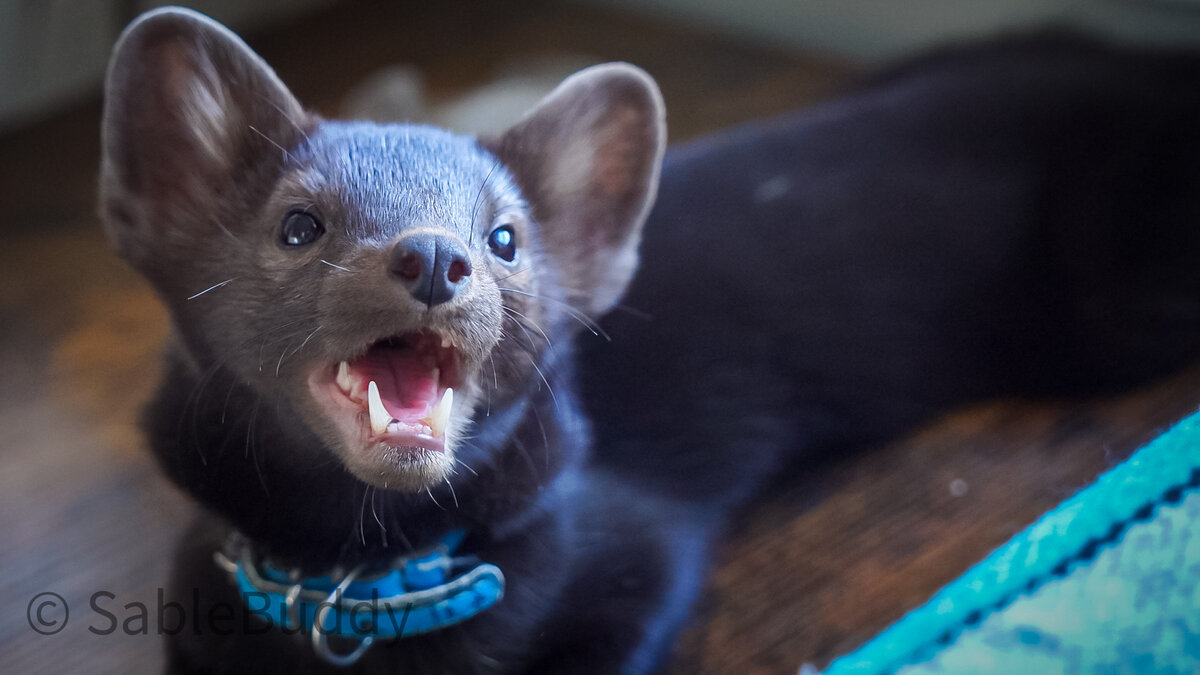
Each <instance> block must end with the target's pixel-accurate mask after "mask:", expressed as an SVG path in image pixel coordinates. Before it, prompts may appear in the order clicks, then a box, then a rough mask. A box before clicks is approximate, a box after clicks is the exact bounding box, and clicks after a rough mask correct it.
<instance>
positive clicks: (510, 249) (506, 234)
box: [488, 225, 517, 262]
mask: <svg viewBox="0 0 1200 675" xmlns="http://www.w3.org/2000/svg"><path fill="white" fill-rule="evenodd" d="M488 246H490V247H491V249H492V253H494V254H496V256H497V257H498V258H500V259H501V260H503V261H505V262H512V261H513V258H515V257H517V237H516V234H514V233H513V229H512V225H502V226H500V227H497V228H496V229H494V230H492V234H491V235H490V236H489V237H488Z"/></svg>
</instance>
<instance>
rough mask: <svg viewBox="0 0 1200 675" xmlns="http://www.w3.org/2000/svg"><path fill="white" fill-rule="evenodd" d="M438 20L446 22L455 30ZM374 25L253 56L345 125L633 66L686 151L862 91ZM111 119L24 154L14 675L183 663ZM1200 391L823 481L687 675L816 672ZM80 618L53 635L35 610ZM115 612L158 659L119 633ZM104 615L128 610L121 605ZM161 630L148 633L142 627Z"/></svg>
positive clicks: (1034, 409)
mask: <svg viewBox="0 0 1200 675" xmlns="http://www.w3.org/2000/svg"><path fill="white" fill-rule="evenodd" d="M434 5H437V6H438V7H439V8H432V7H433V6H434ZM430 6H431V8H425V9H414V8H405V7H403V6H401V5H400V4H399V3H395V4H387V5H382V4H381V5H380V6H369V5H365V4H361V3H351V4H348V5H343V6H340V7H338V8H335V9H332V10H328V11H323V12H321V13H319V14H316V15H312V16H308V17H304V18H301V19H298V20H296V21H295V22H293V23H291V24H289V25H287V26H284V27H282V28H279V29H277V30H273V31H272V32H270V33H266V34H261V35H252V36H250V42H251V44H252V46H254V47H255V48H256V49H258V50H260V51H261V53H263V54H264V56H265V57H266V58H267V60H268V61H270V62H271V63H272V64H273V65H274V66H275V67H276V68H277V70H278V71H279V73H280V75H281V77H282V78H283V79H284V81H286V82H288V83H289V85H291V86H292V87H293V89H294V90H295V91H296V93H297V94H298V95H299V96H300V98H301V99H302V100H304V101H306V102H307V103H309V104H310V105H312V106H314V107H315V108H316V109H318V110H319V111H324V112H328V113H332V112H333V111H335V110H336V107H337V103H338V101H339V100H340V97H341V96H342V95H343V94H344V93H345V92H346V90H347V89H348V88H349V87H350V86H351V85H353V84H354V83H356V82H357V81H359V80H360V79H361V78H362V77H363V76H365V75H366V74H368V73H369V72H371V71H372V70H373V69H375V68H378V67H381V66H386V65H389V64H395V63H410V64H415V65H417V66H419V67H421V68H422V69H424V71H425V73H426V74H427V78H428V82H429V85H430V89H431V94H432V95H433V96H434V97H435V99H436V98H438V97H447V96H451V95H453V94H455V93H456V92H460V91H463V90H465V89H467V88H469V87H471V86H474V85H477V84H480V83H482V82H484V81H485V80H486V79H487V77H488V75H489V71H490V69H491V67H492V65H493V64H495V63H498V62H500V61H502V60H504V59H508V58H512V57H517V56H521V55H528V54H539V53H547V52H552V51H564V50H569V51H572V52H581V53H586V54H593V55H595V56H596V57H597V58H600V59H605V60H608V59H624V60H629V61H632V62H634V63H637V64H639V65H642V66H643V67H645V68H646V69H647V70H649V71H650V72H651V73H652V74H653V75H654V76H655V77H656V78H657V79H658V80H659V82H660V83H661V85H662V88H663V91H664V95H665V97H666V101H667V105H668V109H669V111H670V113H669V122H670V126H671V137H672V139H673V140H675V141H679V140H683V139H686V138H689V137H692V136H694V135H696V134H699V133H702V132H704V131H708V130H713V129H717V128H720V127H723V126H727V125H730V124H734V123H737V122H740V121H743V120H748V119H753V118H757V117H763V116H766V115H770V114H774V113H778V112H782V111H784V110H789V109H792V108H796V107H801V106H804V105H809V104H812V103H813V102H816V101H818V100H821V99H823V98H826V97H828V96H831V95H833V94H834V93H835V92H836V91H837V90H838V89H839V88H840V87H843V86H845V85H846V84H847V83H849V82H850V80H851V78H852V76H853V72H852V70H851V69H849V68H846V67H845V66H843V65H841V64H838V63H836V62H833V61H829V60H826V59H822V58H817V57H799V56H795V55H788V54H783V53H777V52H771V51H769V50H766V49H762V48H755V47H753V46H746V45H739V44H735V43H732V42H729V41H726V40H724V39H722V38H719V37H717V36H715V35H711V34H705V33H702V32H698V31H696V30H692V29H685V28H680V27H676V26H671V25H667V24H662V23H655V22H652V21H647V20H642V19H631V18H623V17H620V16H616V15H610V14H604V13H600V12H597V11H594V10H586V9H580V8H574V7H569V6H560V5H556V4H555V5H542V6H537V5H530V4H515V3H481V4H479V5H470V6H469V9H468V8H466V7H468V6H462V5H456V6H455V7H454V8H447V7H445V6H442V4H441V3H430ZM98 115H99V103H98V100H96V101H91V102H88V103H85V104H83V105H80V106H78V107H77V108H75V109H73V110H71V111H68V112H66V113H63V114H60V115H57V116H55V117H54V118H53V119H50V120H47V121H46V122H44V123H41V124H39V125H38V126H36V127H34V128H31V129H28V130H24V131H22V132H20V133H16V134H13V135H10V136H8V137H0V206H3V213H4V215H5V222H4V223H3V225H0V228H2V230H0V231H2V232H3V236H4V244H3V248H2V249H0V250H2V251H3V257H2V261H3V265H2V266H0V372H2V373H3V387H2V388H0V430H2V431H3V434H2V435H0V505H2V508H3V511H2V514H3V520H2V525H0V528H2V529H0V537H2V541H3V544H4V546H3V548H2V549H0V571H2V572H3V574H2V576H0V600H2V601H3V604H0V672H5V673H10V672H11V673H16V672H144V671H156V670H158V669H159V668H160V665H161V655H160V642H159V638H158V637H157V636H155V635H154V634H153V633H154V632H155V626H154V625H153V621H154V619H153V610H154V605H155V603H156V602H157V596H156V589H157V588H158V587H159V586H161V585H162V584H163V583H164V582H165V580H166V578H167V574H168V569H169V563H170V555H171V551H172V549H173V547H174V545H175V542H176V539H177V537H178V536H179V533H180V532H181V530H182V527H183V526H184V525H185V524H186V523H187V522H188V520H189V519H190V517H191V515H192V513H193V509H194V507H193V506H192V505H191V504H190V503H189V502H188V501H187V500H186V499H185V498H184V497H183V496H182V495H181V494H180V493H178V492H177V491H176V490H175V489H174V488H173V487H171V486H170V485H168V484H167V483H166V481H165V480H164V479H162V478H161V477H160V476H159V475H158V472H157V470H156V467H155V466H154V465H153V463H152V462H151V461H150V459H149V457H148V455H147V453H146V452H145V450H144V447H143V444H142V441H141V438H140V436H139V434H138V432H137V428H136V424H135V418H136V414H137V409H138V407H139V405H140V403H141V402H142V401H144V400H145V398H146V397H147V396H148V395H149V392H150V390H151V388H152V387H153V385H154V383H155V381H156V377H157V372H158V361H157V354H158V351H159V348H160V345H161V343H162V341H163V339H164V338H165V336H166V333H167V321H166V316H165V313H164V312H163V310H162V308H161V306H160V305H159V304H158V302H157V300H156V299H155V298H154V296H153V294H152V292H151V291H150V290H149V288H148V287H147V286H146V285H145V284H144V283H143V282H142V281H141V280H140V279H139V278H138V277H137V276H136V275H134V274H133V273H132V272H131V271H129V270H128V269H127V268H126V267H124V266H123V265H122V264H121V263H120V262H119V261H118V260H117V259H116V258H115V257H114V256H113V255H112V253H111V252H110V250H109V248H108V246H107V244H106V242H105V241H104V239H103V236H102V235H101V233H100V231H99V226H98V224H97V222H96V220H95V218H94V216H93V211H94V191H95V187H94V183H95V173H96V165H97V161H98V153H97V147H98V139H97V131H98ZM1198 385H1200V370H1196V369H1193V370H1191V371H1188V372H1184V373H1180V374H1179V375H1178V376H1176V377H1175V378H1173V379H1171V380H1169V381H1165V382H1159V383H1156V384H1153V385H1150V386H1147V387H1146V388H1144V389H1142V390H1140V391H1136V392H1131V393H1129V394H1127V395H1123V396H1120V397H1115V398H1110V399H1105V400H1093V401H1082V402H1079V401H1076V402H1061V401H1060V402H1041V403H1035V402H1026V401H996V402H990V403H986V404H983V405H980V406H977V407H974V408H972V409H969V410H964V411H960V412H958V413H956V414H954V415H951V416H948V417H947V418H945V419H943V420H940V421H938V422H936V423H934V424H931V425H930V426H929V427H927V428H925V429H922V430H918V431H916V432H915V433H914V434H912V435H911V436H909V437H908V438H905V439H902V440H899V441H897V442H896V443H894V444H891V445H888V446H886V447H881V448H875V449H871V450H870V451H867V452H864V453H862V454H859V455H857V456H854V457H850V458H845V459H844V460H842V461H837V462H831V463H829V464H826V465H822V466H814V467H812V468H810V469H809V470H807V471H804V472H802V473H803V475H798V476H795V477H794V478H792V479H791V480H789V481H787V482H786V483H785V484H784V486H783V487H780V488H778V489H776V490H775V491H773V492H772V493H771V494H769V495H767V496H765V497H764V499H763V500H762V502H761V503H760V504H759V505H758V506H756V507H755V508H753V509H749V510H747V512H746V513H744V514H742V515H741V516H740V517H739V518H738V519H737V521H736V522H735V524H734V526H733V527H731V528H730V529H731V531H730V532H729V537H728V539H727V543H726V544H725V545H724V546H723V547H722V549H721V551H720V555H719V560H718V565H717V567H716V569H715V570H714V573H713V575H712V577H711V580H710V582H709V584H708V590H707V593H706V595H705V597H704V599H703V601H702V602H701V604H700V607H699V608H698V611H697V618H696V620H695V621H694V622H693V624H692V626H691V627H690V628H689V629H688V630H687V631H686V633H685V635H684V636H683V638H682V639H681V641H680V643H679V645H678V648H677V650H676V655H675V659H674V666H673V668H672V671H673V672H678V673H794V672H796V670H797V669H798V668H799V667H800V665H801V664H802V663H805V662H810V663H814V664H816V665H824V664H825V663H827V662H828V660H829V659H830V658H832V657H833V656H835V655H837V654H839V653H841V652H844V651H845V650H848V649H850V648H853V647H854V646H855V645H857V644H859V643H860V642H861V641H863V640H864V639H866V638H868V637H869V636H870V635H871V634H873V633H874V632H876V631H878V630H879V629H881V628H883V627H884V626H886V625H887V624H888V623H890V622H891V621H894V620H895V619H897V618H899V616H901V615H902V614H903V612H905V611H906V610H908V609H910V608H912V607H914V606H916V605H918V604H920V603H921V602H922V601H923V600H924V599H925V598H927V597H928V596H929V595H930V594H931V593H932V592H934V591H935V590H936V589H937V588H939V587H940V586H941V585H942V584H944V583H946V582H947V581H949V580H951V579H952V578H954V577H955V576H956V575H958V574H959V573H961V572H962V571H963V570H964V569H966V568H967V567H968V566H969V565H971V564H972V563H973V562H975V561H977V560H979V559H980V558H981V557H982V556H984V555H985V554H986V553H987V552H988V551H990V550H991V549H992V548H994V547H995V546H997V545H999V544H1001V543H1003V542H1004V541H1005V540H1006V539H1007V538H1008V537H1010V536H1011V535H1012V534H1014V533H1016V532H1017V531H1018V530H1020V529H1021V528H1022V527H1024V526H1025V525H1027V524H1028V523H1030V522H1031V521H1033V520H1034V519H1035V518H1036V517H1037V516H1038V515H1039V514H1040V513H1042V512H1043V511H1045V510H1046V509H1048V508H1050V507H1052V506H1054V505H1055V504H1056V503H1058V502H1059V501H1061V500H1062V499H1064V498H1065V497H1067V496H1069V495H1070V494H1072V493H1073V492H1074V491H1075V490H1077V489H1079V488H1080V487H1082V486H1084V485H1086V484H1087V483H1088V482H1089V481H1090V480H1091V479H1092V478H1093V477H1094V476H1095V475H1096V474H1098V473H1099V472H1101V471H1103V470H1104V469H1106V468H1108V467H1110V466H1112V465H1113V464H1114V463H1116V462H1118V461H1120V459H1121V458H1123V457H1124V456H1126V455H1127V454H1128V453H1129V452H1130V451H1131V450H1133V449H1134V448H1136V447H1137V446H1138V445H1139V444H1140V443H1142V442H1143V441H1145V440H1147V439H1148V438H1150V437H1152V436H1153V435H1154V434H1155V433H1156V432H1157V431H1160V430H1161V429H1163V428H1164V427H1165V426H1166V425H1168V424H1169V423H1170V422H1172V421H1173V420H1175V419H1178V418H1179V417H1181V416H1183V415H1184V414H1186V413H1188V412H1190V411H1191V410H1193V409H1194V408H1195V407H1196V406H1197V405H1198V404H1200V386H1198ZM45 591H52V592H56V593H58V594H60V595H61V596H63V598H65V599H66V601H67V602H68V604H69V605H70V606H71V608H72V612H71V615H70V618H69V621H68V624H67V627H66V628H65V629H64V630H63V631H62V632H61V633H60V634H57V635H53V636H41V635H38V634H36V633H34V632H33V631H32V630H31V629H30V627H29V625H28V624H27V620H26V615H25V612H26V609H27V605H28V603H29V602H30V600H31V598H33V597H34V596H35V595H37V594H38V593H41V592H45ZM97 591H109V592H111V593H112V594H113V595H114V596H115V599H113V600H111V601H107V602H106V604H105V606H106V607H108V608H109V609H110V610H111V611H112V612H114V613H115V614H117V615H118V616H119V617H120V618H122V619H124V618H126V617H128V616H131V615H133V614H135V613H136V611H137V608H136V607H134V608H132V609H125V608H124V605H125V604H126V603H131V602H140V603H144V604H145V605H147V606H148V607H149V608H150V609H151V611H152V614H151V625H150V627H149V633H150V634H149V635H124V634H122V633H123V632H124V631H122V630H118V631H117V633H116V634H113V635H107V636H102V635H94V634H92V633H91V632H89V631H88V626H93V627H97V628H103V627H105V621H104V620H103V619H102V618H101V617H99V616H98V615H97V614H95V613H94V612H92V611H91V610H90V609H89V608H88V600H89V598H90V597H91V596H92V594H94V593H96V592H97ZM102 602H104V600H102ZM133 627H136V626H133Z"/></svg>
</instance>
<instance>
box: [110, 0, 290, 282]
mask: <svg viewBox="0 0 1200 675" xmlns="http://www.w3.org/2000/svg"><path fill="white" fill-rule="evenodd" d="M304 126H311V122H310V121H309V120H308V118H307V117H306V115H305V113H304V111H303V109H302V108H301V107H300V104H299V103H298V102H297V101H296V99H295V97H293V96H292V95H291V93H290V92H288V90H287V88H286V87H285V86H284V85H283V83H282V82H280V81H279V78H277V77H276V76H275V73H274V72H273V71H272V70H271V68H270V67H269V66H267V64H266V63H264V62H263V60H262V59H261V58H259V57H258V55H256V54H255V53H254V52H252V51H251V50H250V48H249V47H247V46H246V44H245V43H244V42H242V41H241V40H240V39H239V38H238V37H237V36H236V35H234V34H233V33H231V32H230V31H229V30H227V29H225V28H224V27H223V26H221V25H220V24H217V23H216V22H214V21H212V20H211V19H209V18H208V17H205V16H203V15H201V14H197V13H195V12H192V11H189V10H183V9H178V8H168V9H162V10H155V11H152V12H147V13H146V14H143V15H142V16H140V17H139V18H138V19H137V20H135V21H134V22H133V23H132V24H130V26H129V27H128V28H126V29H125V32H124V33H122V34H121V37H120V38H119V39H118V41H117V45H116V47H114V48H113V55H112V59H111V61H110V62H109V67H108V76H107V80H106V82H105V99H104V116H103V122H102V129H101V134H102V153H103V156H102V161H101V210H102V215H103V216H104V219H105V221H106V223H105V224H106V228H107V230H108V234H109V237H110V238H111V239H112V240H113V243H114V244H115V245H116V246H117V248H118V250H119V251H121V252H122V253H123V254H125V255H127V256H129V257H133V258H137V257H138V255H139V251H140V250H143V249H153V248H159V249H160V248H161V244H164V243H167V242H166V241H165V240H166V239H170V238H172V237H175V238H178V236H179V233H178V230H179V229H180V228H181V226H182V225H183V224H184V223H187V222H192V223H194V222H195V220H193V221H187V220H186V219H187V218H189V217H190V218H193V219H196V218H199V217H200V216H201V214H203V215H204V216H207V218H204V220H211V218H212V217H213V215H214V214H213V212H214V210H219V209H221V208H223V207H224V208H231V205H232V204H234V203H235V200H238V199H242V200H245V199H252V198H254V197H255V195H254V194H252V193H253V192H254V191H255V190H264V189H269V188H270V185H271V182H272V181H273V180H274V178H275V177H277V176H278V173H279V171H280V170H281V168H282V167H283V162H284V159H285V156H286V152H287V151H286V150H285V149H291V148H294V147H295V146H296V145H297V143H298V142H299V141H300V139H301V138H303V136H304V134H305V133H306V132H305V130H304V128H303V127H304ZM243 208H246V207H245V206H243Z"/></svg>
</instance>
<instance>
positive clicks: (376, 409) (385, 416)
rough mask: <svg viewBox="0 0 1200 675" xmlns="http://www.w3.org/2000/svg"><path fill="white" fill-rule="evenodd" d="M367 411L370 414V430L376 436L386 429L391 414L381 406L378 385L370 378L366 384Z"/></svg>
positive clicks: (381, 400)
mask: <svg viewBox="0 0 1200 675" xmlns="http://www.w3.org/2000/svg"><path fill="white" fill-rule="evenodd" d="M367 411H368V412H369V413H370V415H371V431H373V432H374V433H375V435H376V436H378V435H380V434H382V433H384V432H385V431H387V428H388V424H390V423H391V421H392V414H391V413H390V412H388V410H387V408H385V407H383V399H382V398H380V397H379V387H378V386H377V385H376V384H375V380H371V382H370V384H368V385H367Z"/></svg>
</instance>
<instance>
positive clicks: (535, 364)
mask: <svg viewBox="0 0 1200 675" xmlns="http://www.w3.org/2000/svg"><path fill="white" fill-rule="evenodd" d="M526 356H528V357H529V365H531V366H533V369H534V370H536V371H537V374H538V375H539V376H541V378H542V382H545V383H546V391H548V392H550V400H551V401H554V409H555V410H558V397H557V396H555V395H554V388H553V387H551V386H550V380H547V379H546V375H545V374H544V373H543V372H542V369H541V368H538V364H537V361H535V360H534V358H533V357H532V356H530V355H529V354H526ZM547 445H549V442H547Z"/></svg>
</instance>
